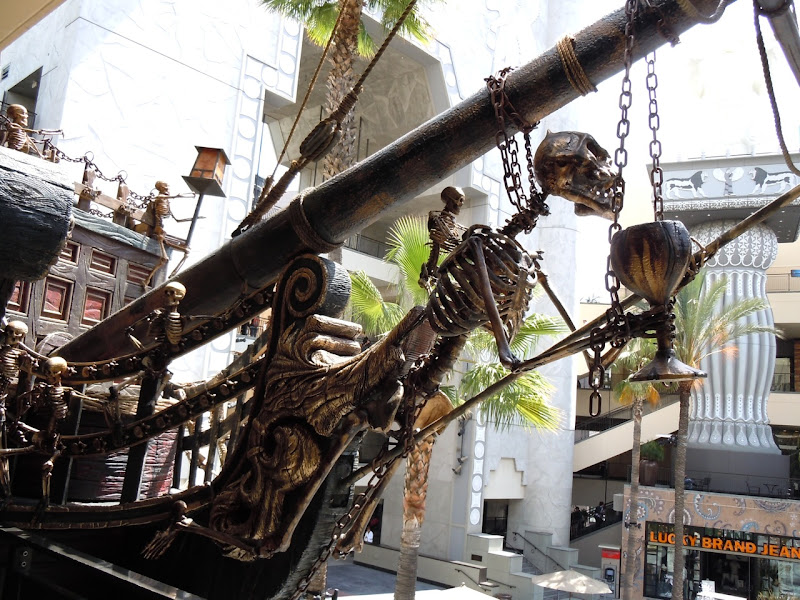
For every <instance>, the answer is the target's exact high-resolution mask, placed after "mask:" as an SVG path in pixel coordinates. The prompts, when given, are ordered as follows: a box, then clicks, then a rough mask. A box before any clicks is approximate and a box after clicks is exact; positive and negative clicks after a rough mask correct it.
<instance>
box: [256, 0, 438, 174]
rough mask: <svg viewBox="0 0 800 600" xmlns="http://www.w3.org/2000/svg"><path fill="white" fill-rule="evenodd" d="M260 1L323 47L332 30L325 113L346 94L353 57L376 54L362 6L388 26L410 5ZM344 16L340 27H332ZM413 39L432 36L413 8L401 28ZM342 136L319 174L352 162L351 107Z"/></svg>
mask: <svg viewBox="0 0 800 600" xmlns="http://www.w3.org/2000/svg"><path fill="white" fill-rule="evenodd" d="M262 2H263V4H264V5H265V6H266V7H267V8H268V9H269V10H272V11H274V12H277V13H279V14H281V15H284V16H287V17H290V18H292V19H295V20H296V21H299V22H300V23H302V24H303V26H304V27H305V28H306V32H307V33H308V37H309V39H310V40H311V41H312V42H314V43H315V44H317V45H320V46H324V45H325V44H327V43H328V40H329V39H330V37H331V33H333V35H334V38H333V41H332V43H331V51H330V54H329V55H328V60H329V61H330V63H331V71H330V73H329V74H328V80H327V82H326V90H327V92H326V97H325V106H326V110H327V114H328V115H329V114H331V113H332V112H333V111H334V110H336V108H337V107H338V106H339V103H340V102H341V101H342V99H343V98H344V97H345V96H346V95H347V94H348V93H349V92H350V90H351V88H352V87H353V85H354V84H355V83H356V80H357V77H356V74H355V73H354V71H353V65H354V63H355V59H356V56H359V55H360V56H367V57H369V56H371V55H372V54H374V53H375V49H376V47H375V43H374V42H373V40H372V39H371V38H370V36H369V34H367V32H366V29H365V27H364V23H363V21H362V19H361V10H362V7H363V6H366V7H367V8H368V9H370V10H378V11H380V12H381V13H382V17H381V24H382V25H383V26H384V28H386V29H389V28H391V27H392V26H393V25H394V24H395V23H396V22H397V21H398V19H399V18H400V15H401V14H402V13H403V11H404V10H405V8H406V6H407V5H408V0H366V1H365V0H331V1H327V2H324V1H323V2H319V1H316V2H312V1H311V0H262ZM339 13H341V14H342V18H341V21H340V23H339V26H338V27H337V28H336V31H334V25H335V24H336V20H337V18H338V16H339ZM400 32H401V33H406V34H408V35H410V36H412V37H414V38H416V39H417V40H420V41H422V42H426V41H428V40H429V39H430V35H431V31H430V27H429V25H428V24H427V23H426V22H425V20H424V19H423V18H422V17H421V16H420V15H419V12H418V9H417V7H415V8H414V9H413V10H412V12H411V13H410V14H409V15H408V17H407V18H406V20H405V21H404V23H403V25H402V27H401V28H400ZM341 131H342V134H341V139H340V141H339V143H338V144H336V146H335V147H334V148H332V149H331V151H330V152H329V153H328V154H327V156H326V157H325V160H324V163H323V174H324V177H325V178H330V177H333V176H334V175H336V174H337V173H341V172H342V171H344V170H345V169H347V168H348V167H350V166H352V165H353V164H354V163H355V162H356V154H357V148H356V140H357V135H356V134H357V131H356V127H355V119H354V117H353V113H352V111H351V112H350V114H349V115H348V116H347V117H346V118H345V119H344V121H343V122H342V129H341Z"/></svg>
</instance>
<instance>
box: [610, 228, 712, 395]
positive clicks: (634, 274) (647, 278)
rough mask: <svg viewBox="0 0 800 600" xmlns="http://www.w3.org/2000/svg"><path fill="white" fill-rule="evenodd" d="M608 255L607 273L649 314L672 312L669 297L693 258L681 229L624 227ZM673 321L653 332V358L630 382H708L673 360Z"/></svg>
mask: <svg viewBox="0 0 800 600" xmlns="http://www.w3.org/2000/svg"><path fill="white" fill-rule="evenodd" d="M610 252H611V254H610V256H611V267H612V269H613V270H614V273H615V274H616V276H617V277H618V278H619V280H620V282H621V283H622V284H623V285H625V287H627V288H628V289H629V290H631V291H632V292H633V293H634V294H637V295H639V296H641V297H642V298H644V299H645V300H647V302H648V303H650V306H651V307H652V308H657V307H660V306H663V307H664V310H666V311H667V312H671V306H670V305H671V298H672V295H673V294H674V293H675V290H676V289H677V287H678V285H679V284H680V282H681V280H682V279H683V277H684V275H685V274H686V269H687V268H688V266H689V261H690V260H691V258H692V240H691V238H690V237H689V232H688V231H687V229H686V227H685V226H684V225H683V223H681V222H680V221H655V222H653V223H642V224H641V225H634V226H632V227H628V228H627V229H623V230H621V231H618V232H617V233H615V234H614V237H613V238H612V239H611V250H610ZM672 321H673V318H669V319H667V322H666V324H665V325H664V326H662V327H661V328H659V330H658V331H657V332H656V340H657V342H658V350H657V351H656V356H655V358H654V359H653V360H652V361H650V362H649V363H648V364H646V365H645V366H644V367H642V369H640V370H639V371H638V372H637V373H635V374H634V375H632V376H631V378H630V380H631V381H682V380H685V379H697V378H699V377H705V376H706V374H705V373H704V372H702V371H699V370H697V369H694V368H692V367H690V366H688V365H686V364H684V363H682V362H681V361H679V360H678V359H677V357H676V356H675V350H674V349H673V340H674V337H675V335H674V326H673V325H672Z"/></svg>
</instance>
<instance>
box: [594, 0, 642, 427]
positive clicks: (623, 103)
mask: <svg viewBox="0 0 800 600" xmlns="http://www.w3.org/2000/svg"><path fill="white" fill-rule="evenodd" d="M638 8H639V3H638V0H627V2H626V3H625V15H626V17H627V18H626V20H625V54H624V59H623V60H624V65H625V72H624V74H623V76H622V90H621V92H620V95H619V109H620V113H621V114H620V119H619V123H617V138H618V139H619V147H618V148H617V149H616V151H615V152H614V164H615V165H616V167H617V175H616V177H615V179H614V194H613V195H612V197H611V211H612V213H613V215H614V218H613V221H612V222H611V225H610V226H609V228H608V242H609V244H610V243H611V239H612V238H613V237H614V234H615V233H617V232H618V231H620V230H621V229H622V226H621V225H620V224H619V213H620V212H621V211H622V205H623V202H624V199H625V180H624V179H623V178H622V170H623V169H624V168H625V166H627V164H628V151H627V149H626V148H625V139H626V138H627V137H628V134H629V133H630V130H631V124H630V121H629V120H628V109H629V108H630V107H631V103H632V100H633V95H632V94H631V63H632V62H633V39H634V33H633V24H634V20H635V18H636V13H637V11H638ZM605 284H606V290H607V291H608V294H609V296H610V298H611V307H610V308H609V309H608V310H607V311H606V321H607V323H608V327H610V328H613V329H615V330H617V331H619V332H620V333H619V335H616V336H614V338H613V339H612V342H611V345H612V346H620V345H622V344H624V343H625V340H626V339H627V338H629V337H630V324H629V323H628V319H627V317H626V315H625V311H624V310H623V308H622V306H621V304H620V300H619V290H620V287H621V286H622V284H621V283H620V281H619V278H618V277H617V275H616V273H614V269H613V268H612V267H611V256H610V255H609V257H608V259H607V261H606V280H605ZM600 333H601V331H600V328H599V327H595V328H594V329H593V330H592V332H591V334H590V335H591V337H590V340H592V351H593V354H594V357H593V358H594V360H593V362H592V365H591V367H590V369H589V385H590V386H591V387H592V393H591V394H590V395H589V415H590V416H592V417H596V416H597V415H599V414H600V410H601V408H602V398H601V396H600V387H601V386H602V385H603V382H604V379H605V367H604V366H603V362H602V349H603V344H602V343H601V342H600V341H599V340H600ZM595 403H596V408H595Z"/></svg>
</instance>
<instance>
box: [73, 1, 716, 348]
mask: <svg viewBox="0 0 800 600" xmlns="http://www.w3.org/2000/svg"><path fill="white" fill-rule="evenodd" d="M695 4H696V6H697V8H698V10H700V11H704V12H706V13H710V12H712V11H713V9H714V8H715V7H716V5H717V2H716V0H702V1H700V0H698V1H697V2H695ZM652 5H653V6H654V9H653V10H642V11H639V17H638V22H637V23H636V32H637V35H638V38H637V42H636V43H635V45H634V48H633V55H634V59H637V60H638V59H640V58H642V57H643V56H644V55H645V54H646V53H647V52H650V51H651V50H653V49H655V48H656V47H658V46H661V45H663V44H664V43H665V42H666V39H665V38H664V37H662V35H661V34H660V33H659V31H658V27H657V24H658V22H659V20H661V19H662V18H663V21H664V24H665V26H666V27H667V28H668V29H670V30H671V31H672V32H673V33H674V34H680V33H682V32H683V31H685V30H686V29H688V28H690V27H691V26H693V25H695V24H696V20H695V19H692V18H690V17H689V16H687V15H686V14H685V13H684V12H683V11H682V9H681V8H680V7H679V6H678V4H677V3H676V2H675V0H660V1H656V2H653V3H652ZM624 27H625V11H624V9H619V10H617V11H616V12H614V13H612V14H610V15H608V16H606V17H604V18H603V19H601V20H600V21H598V22H596V23H595V24H593V25H591V26H589V27H587V28H586V29H584V30H583V31H581V32H580V33H577V34H575V36H574V37H575V52H576V54H577V56H578V59H579V61H580V63H581V65H583V68H584V70H585V72H586V74H587V75H588V77H589V79H590V80H591V81H592V82H593V83H594V84H595V85H596V84H598V83H599V82H601V81H603V80H605V79H607V78H609V77H610V76H612V75H614V74H615V73H618V72H620V71H621V70H622V68H623V56H624V47H625V37H624ZM506 91H507V93H508V96H509V99H510V101H511V102H512V104H513V105H514V106H515V107H516V108H517V110H518V112H519V114H520V115H521V116H522V118H524V119H525V120H526V121H528V122H534V121H538V120H540V119H542V118H543V117H545V116H547V115H549V114H551V113H553V112H554V111H556V110H558V109H559V108H561V107H563V106H565V105H566V104H568V103H569V102H571V101H572V100H574V99H575V98H576V97H578V93H577V92H576V91H575V90H574V89H573V88H572V87H571V86H570V84H569V82H568V80H567V78H566V77H565V75H564V71H563V69H562V64H561V60H560V58H559V56H558V53H557V51H556V49H555V48H551V49H550V50H548V51H546V52H545V53H544V54H542V55H541V56H539V57H538V58H536V59H535V60H533V61H532V62H530V63H528V64H527V65H525V66H523V67H521V68H519V69H517V70H515V71H513V72H512V73H511V74H510V75H509V76H508V78H507V82H506ZM496 127H497V125H496V121H495V115H494V110H493V108H492V106H491V103H490V99H489V94H488V93H487V92H486V91H485V90H481V91H479V92H478V93H477V94H476V95H474V96H472V97H471V98H468V99H467V100H465V101H463V102H462V103H460V104H459V105H457V106H455V107H453V108H452V109H450V110H448V111H446V112H444V113H442V114H441V115H439V116H438V117H436V118H434V119H433V120H431V121H429V122H428V123H426V124H425V125H422V126H421V127H419V128H417V129H415V130H414V131H412V132H410V133H409V134H407V135H406V136H404V137H403V138H401V139H400V140H398V141H397V142H395V143H393V144H391V145H390V146H387V147H386V148H384V149H383V150H381V151H380V152H377V153H376V154H374V155H373V156H371V157H369V158H368V159H366V160H364V161H362V162H361V163H359V164H358V165H356V166H355V167H353V168H351V169H348V170H347V171H345V172H344V173H342V174H340V175H338V176H337V177H334V178H333V179H331V180H329V181H327V182H325V183H324V184H322V185H320V186H319V187H317V188H314V189H312V190H310V191H309V192H308V193H307V194H306V196H305V200H304V210H305V214H306V217H307V219H308V222H309V225H310V229H312V230H313V231H314V232H315V233H316V235H317V236H318V237H319V238H321V240H323V241H327V242H328V243H330V244H341V243H342V242H343V241H344V240H346V239H347V238H348V237H349V236H351V235H352V234H354V233H356V232H358V231H360V230H361V229H362V228H364V227H365V226H367V225H369V224H370V223H372V222H374V221H375V220H377V219H378V218H379V217H380V216H381V214H382V213H383V212H384V211H385V210H386V209H388V208H389V207H393V206H396V205H399V204H403V203H404V202H406V201H408V200H410V199H412V198H413V197H415V196H416V195H418V194H420V193H421V192H423V191H424V190H426V189H428V188H429V187H431V186H432V185H434V184H435V183H436V182H438V181H440V180H441V179H443V178H445V177H447V176H448V175H450V174H451V173H453V172H455V171H457V170H458V169H460V168H461V167H463V166H465V165H466V164H468V163H469V162H471V161H473V160H475V159H476V158H477V157H479V156H481V155H482V154H484V153H485V152H487V151H488V150H490V149H491V147H492V146H493V144H494V140H495V133H496ZM509 133H514V130H513V128H511V126H509ZM378 174H379V176H378ZM290 212H291V211H288V210H285V211H283V212H281V213H278V214H277V215H275V216H274V217H272V218H271V219H269V220H267V221H264V222H262V223H261V224H259V225H257V226H255V227H253V228H252V229H251V230H249V231H247V232H246V233H245V234H243V235H241V236H239V237H237V238H235V239H233V240H232V241H230V242H228V243H227V244H225V245H224V246H223V247H221V248H220V249H219V250H217V251H216V252H215V253H213V254H211V255H210V256H208V257H207V258H205V259H204V260H203V261H201V262H199V263H197V264H195V265H194V266H192V267H191V268H189V269H187V270H186V271H184V272H183V273H181V274H180V275H179V276H178V277H177V280H179V281H180V282H181V283H182V284H183V285H185V286H186V290H187V296H186V299H185V300H184V301H183V302H182V303H181V313H182V314H185V315H209V314H215V313H218V312H220V311H222V310H224V308H225V307H228V306H230V305H231V304H233V303H234V301H235V300H236V298H237V297H239V295H240V294H241V290H242V289H243V288H244V289H254V288H259V287H263V286H265V285H267V284H268V283H269V282H271V281H273V280H274V279H275V278H276V277H277V275H278V273H279V272H280V270H281V268H282V267H283V265H285V264H287V263H288V262H289V260H290V259H291V258H292V257H294V256H297V255H298V254H300V253H302V252H309V251H311V252H319V251H320V249H319V248H313V247H310V245H309V244H308V243H306V242H304V241H302V239H301V237H300V235H298V233H297V232H296V231H295V229H294V228H293V226H292V221H291V219H290ZM161 302H162V292H161V290H160V289H156V290H153V291H151V292H150V293H148V294H146V295H145V296H143V297H142V298H140V299H138V300H137V301H135V302H133V303H132V304H130V305H129V306H127V307H125V308H124V309H123V310H121V311H120V312H118V313H117V314H115V315H113V316H112V317H111V318H109V319H107V320H106V321H104V322H103V323H101V324H99V325H98V326H96V327H95V328H93V329H92V330H91V331H90V332H87V333H85V334H83V335H81V336H80V337H79V338H77V339H75V340H73V341H72V342H71V343H69V344H67V345H66V346H65V347H64V348H63V349H62V351H61V354H62V356H64V357H65V358H67V359H72V360H94V359H100V358H105V357H112V356H118V355H120V354H123V353H125V352H130V351H133V348H132V347H131V346H130V343H129V341H128V340H127V339H126V337H125V335H124V331H125V328H126V327H128V326H129V325H131V324H132V323H134V322H136V321H137V320H139V319H141V318H142V317H143V316H145V315H147V314H149V313H151V312H152V311H153V310H155V309H156V308H158V307H159V306H160V305H161Z"/></svg>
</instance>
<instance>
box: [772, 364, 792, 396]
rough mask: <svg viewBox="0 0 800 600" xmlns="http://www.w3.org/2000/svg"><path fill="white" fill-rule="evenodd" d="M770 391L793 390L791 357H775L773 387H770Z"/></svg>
mask: <svg viewBox="0 0 800 600" xmlns="http://www.w3.org/2000/svg"><path fill="white" fill-rule="evenodd" d="M770 391H773V392H791V391H792V359H791V358H789V357H783V356H779V357H777V358H776V359H775V372H774V373H773V374H772V387H770Z"/></svg>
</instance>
